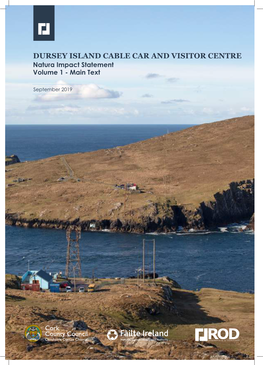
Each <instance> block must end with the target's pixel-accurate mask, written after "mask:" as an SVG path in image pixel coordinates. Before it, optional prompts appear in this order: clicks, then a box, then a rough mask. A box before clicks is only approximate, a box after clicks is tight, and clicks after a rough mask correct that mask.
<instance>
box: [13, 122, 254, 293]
mask: <svg viewBox="0 0 263 365" xmlns="http://www.w3.org/2000/svg"><path fill="white" fill-rule="evenodd" d="M188 127H190V125H8V126H6V155H11V154H16V155H18V157H19V159H20V160H21V161H22V162H23V161H32V160H38V159H43V158H47V157H51V156H54V155H60V154H68V153H77V152H86V151H95V150H98V149H103V148H112V147H116V146H122V145H126V144H130V143H135V142H138V141H142V140H145V139H148V138H152V137H156V136H160V135H163V134H166V133H170V132H175V131H179V130H181V129H183V128H188ZM245 224H246V222H241V223H237V224H231V225H229V226H228V227H220V229H219V230H218V231H215V232H210V231H207V232H201V233H196V232H188V233H180V232H179V233H176V234H175V233H173V234H145V235H141V234H134V233H133V234H126V233H111V232H82V235H81V240H80V255H81V269H82V276H84V277H91V276H92V275H94V276H96V277H105V278H107V277H121V278H126V277H131V276H136V275H137V272H138V270H140V269H141V268H142V242H143V239H146V240H147V241H146V254H145V257H146V270H147V271H148V272H151V271H152V246H153V242H152V240H153V239H155V242H156V272H157V273H158V275H159V276H169V277H171V278H173V279H174V280H176V281H177V282H178V283H179V284H180V285H181V287H182V288H184V289H188V290H197V289H198V290H200V289H201V288H204V287H206V288H216V289H222V290H234V291H238V292H253V291H254V234H253V232H251V231H247V232H241V229H240V228H242V227H243V226H244V225H245ZM66 249H67V241H66V234H65V231H61V230H50V229H36V228H31V229H30V228H21V227H11V226H6V272H7V273H12V274H17V275H22V274H23V273H24V272H26V270H27V268H28V267H29V268H30V269H32V270H38V269H45V270H46V271H48V272H58V271H63V272H64V271H65V265H66Z"/></svg>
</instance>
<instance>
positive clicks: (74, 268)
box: [73, 267, 76, 293]
mask: <svg viewBox="0 0 263 365" xmlns="http://www.w3.org/2000/svg"><path fill="white" fill-rule="evenodd" d="M73 272H74V293H76V274H75V267H73Z"/></svg>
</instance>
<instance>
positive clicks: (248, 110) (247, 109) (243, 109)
mask: <svg viewBox="0 0 263 365" xmlns="http://www.w3.org/2000/svg"><path fill="white" fill-rule="evenodd" d="M240 110H242V112H250V111H252V109H250V108H247V107H246V106H243V108H241V109H240Z"/></svg>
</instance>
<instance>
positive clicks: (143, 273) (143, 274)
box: [142, 240, 145, 282]
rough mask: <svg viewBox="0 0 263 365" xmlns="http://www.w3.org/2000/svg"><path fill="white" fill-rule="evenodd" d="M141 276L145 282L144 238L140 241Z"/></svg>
mask: <svg viewBox="0 0 263 365" xmlns="http://www.w3.org/2000/svg"><path fill="white" fill-rule="evenodd" d="M142 278H143V282H145V240H143V241H142Z"/></svg>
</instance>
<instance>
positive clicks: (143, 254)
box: [142, 239, 156, 282]
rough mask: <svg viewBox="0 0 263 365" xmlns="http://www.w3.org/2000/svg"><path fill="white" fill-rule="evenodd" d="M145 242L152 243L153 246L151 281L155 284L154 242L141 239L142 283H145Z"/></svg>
mask: <svg viewBox="0 0 263 365" xmlns="http://www.w3.org/2000/svg"><path fill="white" fill-rule="evenodd" d="M146 242H152V245H153V261H152V262H153V280H154V282H155V276H156V273H155V266H156V242H155V239H153V240H146V239H143V241H142V278H143V282H145V244H146Z"/></svg>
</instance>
